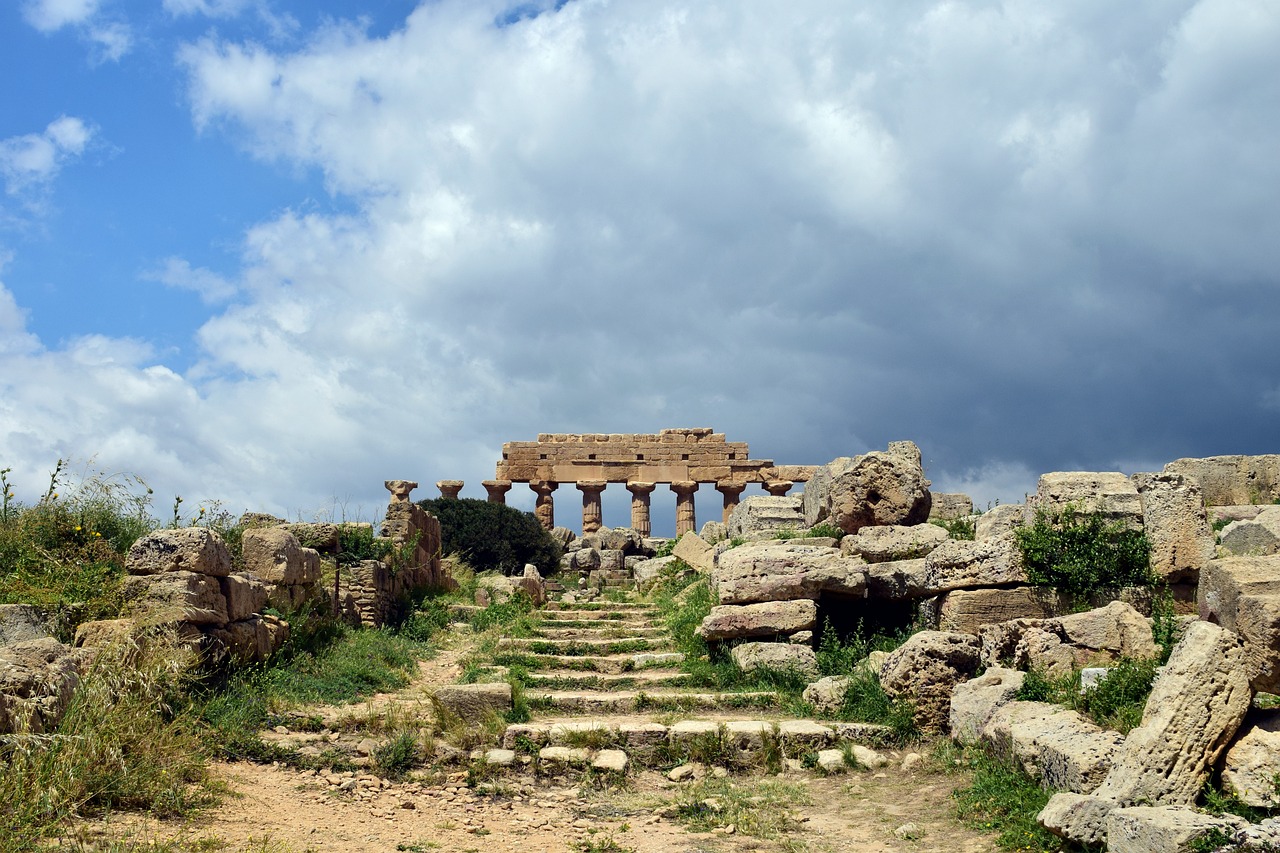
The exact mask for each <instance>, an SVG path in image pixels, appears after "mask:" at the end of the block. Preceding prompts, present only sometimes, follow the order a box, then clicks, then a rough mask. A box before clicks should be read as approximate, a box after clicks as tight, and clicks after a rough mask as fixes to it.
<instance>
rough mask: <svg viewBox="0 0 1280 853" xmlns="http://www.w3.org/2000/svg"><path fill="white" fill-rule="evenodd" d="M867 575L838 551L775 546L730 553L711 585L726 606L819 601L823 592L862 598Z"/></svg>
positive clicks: (857, 561)
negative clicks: (768, 602)
mask: <svg viewBox="0 0 1280 853" xmlns="http://www.w3.org/2000/svg"><path fill="white" fill-rule="evenodd" d="M864 569H865V564H864V563H863V562H862V561H861V560H860V559H857V558H853V557H842V556H841V555H840V553H839V552H838V551H836V550H835V549H834V548H828V547H823V546H820V545H797V544H792V543H790V542H774V543H768V544H761V545H753V546H744V547H740V548H734V549H731V550H729V551H725V552H724V553H722V554H721V555H720V560H719V565H718V566H717V567H716V568H715V569H714V570H713V571H712V573H711V583H712V588H713V590H714V591H715V593H716V595H717V597H718V600H719V601H720V603H721V604H750V603H754V602H761V601H786V600H792V599H801V598H808V599H816V598H817V597H818V595H819V594H820V593H821V592H823V591H833V592H840V593H843V594H849V595H857V594H860V593H861V592H862V591H863V589H864V588H865V577H866V576H865V574H864V571H863V570H864Z"/></svg>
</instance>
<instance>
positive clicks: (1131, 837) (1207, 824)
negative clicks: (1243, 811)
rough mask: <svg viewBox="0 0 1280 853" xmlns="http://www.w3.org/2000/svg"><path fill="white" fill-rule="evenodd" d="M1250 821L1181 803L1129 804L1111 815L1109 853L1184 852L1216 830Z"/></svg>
mask: <svg viewBox="0 0 1280 853" xmlns="http://www.w3.org/2000/svg"><path fill="white" fill-rule="evenodd" d="M1247 823H1248V821H1246V820H1243V819H1241V818H1238V817H1236V816H1235V815H1208V814H1203V813H1201V812H1197V811H1195V810H1194V809H1190V808H1179V807H1177V806H1128V807H1126V808H1121V809H1115V810H1113V811H1112V812H1110V813H1109V814H1108V815H1107V824H1106V825H1107V851H1108V853H1163V851H1169V853H1182V851H1188V853H1189V851H1191V850H1194V849H1196V848H1195V847H1194V846H1193V845H1194V844H1195V842H1196V841H1198V840H1200V839H1203V838H1207V837H1208V836H1209V835H1210V834H1211V833H1213V832H1214V831H1215V830H1219V831H1222V832H1227V833H1230V832H1232V831H1233V830H1236V829H1240V828H1241V827H1243V826H1245V825H1246V824H1247Z"/></svg>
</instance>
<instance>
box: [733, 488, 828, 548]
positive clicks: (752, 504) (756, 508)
mask: <svg viewBox="0 0 1280 853" xmlns="http://www.w3.org/2000/svg"><path fill="white" fill-rule="evenodd" d="M806 526H808V525H806V524H805V523H804V509H803V508H802V507H801V498H800V496H799V495H796V496H789V495H781V496H778V495H752V496H751V497H749V498H747V499H746V500H744V501H743V502H742V503H740V504H738V505H737V506H736V507H734V510H733V512H732V513H730V514H729V520H728V522H726V527H727V528H728V531H727V532H728V534H729V537H730V538H735V537H743V536H751V535H753V534H756V533H776V532H778V531H780V530H800V529H802V528H804V527H806Z"/></svg>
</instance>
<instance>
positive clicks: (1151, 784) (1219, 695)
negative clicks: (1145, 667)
mask: <svg viewBox="0 0 1280 853" xmlns="http://www.w3.org/2000/svg"><path fill="white" fill-rule="evenodd" d="M1243 664H1244V649H1243V647H1242V643H1241V641H1240V638H1239V637H1238V636H1236V635H1235V634H1233V633H1232V632H1231V631H1228V630H1226V629H1224V628H1221V627H1219V626H1217V625H1211V624H1209V623H1208V622H1193V623H1192V624H1191V625H1190V626H1188V628H1187V630H1186V633H1185V634H1184V635H1183V638H1182V640H1181V641H1180V642H1179V643H1178V645H1176V646H1175V647H1174V649H1173V654H1171V655H1170V656H1169V662H1168V663H1167V664H1165V666H1164V668H1163V669H1162V670H1161V672H1160V674H1159V675H1158V676H1157V677H1156V680H1155V684H1154V685H1153V686H1152V688H1151V695H1150V697H1149V698H1148V699H1147V705H1146V709H1145V710H1144V711H1143V715H1142V724H1141V725H1139V726H1138V727H1137V728H1135V729H1134V730H1133V731H1131V732H1130V733H1129V736H1128V737H1127V738H1126V739H1125V742H1124V746H1123V747H1122V749H1121V750H1120V751H1119V752H1118V753H1117V754H1116V761H1115V766H1114V767H1113V768H1112V770H1111V772H1110V773H1108V774H1107V778H1106V779H1105V780H1104V781H1103V783H1102V785H1101V786H1100V787H1099V788H1098V790H1097V793H1098V795H1099V796H1103V797H1109V798H1111V799H1113V800H1116V801H1118V802H1119V803H1121V804H1123V805H1133V804H1136V803H1150V804H1153V805H1192V804H1194V803H1195V801H1196V797H1197V796H1199V794H1200V791H1201V789H1202V788H1203V787H1204V783H1205V780H1206V779H1207V778H1208V776H1209V771H1210V769H1211V768H1212V767H1213V765H1214V764H1215V763H1216V762H1217V761H1218V759H1219V758H1221V756H1222V754H1223V752H1225V751H1226V748H1227V744H1228V743H1229V742H1230V740H1231V738H1232V737H1233V736H1234V735H1235V733H1236V730H1237V729H1238V728H1239V727H1240V723H1241V722H1242V721H1243V720H1244V716H1245V712H1246V711H1247V710H1248V709H1249V704H1250V703H1251V702H1252V700H1253V693H1252V691H1251V690H1250V689H1249V682H1248V677H1247V676H1246V674H1245V672H1244V666H1243Z"/></svg>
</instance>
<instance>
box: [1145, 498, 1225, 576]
mask: <svg viewBox="0 0 1280 853" xmlns="http://www.w3.org/2000/svg"><path fill="white" fill-rule="evenodd" d="M1133 482H1134V485H1135V486H1136V487H1137V489H1138V496H1139V498H1140V499H1141V501H1142V524H1143V530H1144V531H1145V533H1146V535H1147V541H1148V542H1150V543H1151V570H1152V572H1154V573H1155V574H1156V575H1157V576H1159V577H1161V578H1164V580H1165V582H1166V583H1178V582H1194V581H1195V580H1196V579H1197V578H1199V576H1200V570H1201V569H1203V568H1204V567H1205V565H1206V564H1207V563H1208V562H1209V561H1210V560H1211V559H1213V544H1214V543H1213V530H1212V528H1210V527H1209V519H1208V518H1207V517H1206V515H1205V510H1204V495H1202V494H1201V492H1200V487H1199V485H1197V484H1196V482H1195V481H1194V480H1191V479H1189V478H1187V477H1184V476H1182V475H1181V474H1134V475H1133Z"/></svg>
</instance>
